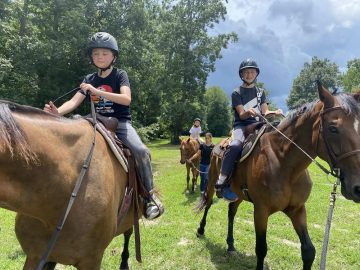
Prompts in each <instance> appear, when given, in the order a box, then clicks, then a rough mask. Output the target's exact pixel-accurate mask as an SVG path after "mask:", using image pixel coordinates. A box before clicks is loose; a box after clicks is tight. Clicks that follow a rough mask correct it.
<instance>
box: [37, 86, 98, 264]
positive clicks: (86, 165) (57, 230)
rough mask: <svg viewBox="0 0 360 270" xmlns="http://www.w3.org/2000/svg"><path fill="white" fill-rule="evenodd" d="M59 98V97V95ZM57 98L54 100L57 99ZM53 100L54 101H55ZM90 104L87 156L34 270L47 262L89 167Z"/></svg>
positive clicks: (91, 149)
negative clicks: (62, 212) (63, 210)
mask: <svg viewBox="0 0 360 270" xmlns="http://www.w3.org/2000/svg"><path fill="white" fill-rule="evenodd" d="M75 89H76V90H78V89H77V88H75ZM75 89H73V90H71V91H72V92H73V91H75ZM69 93H70V92H68V93H67V94H69ZM60 98H61V97H60ZM58 99H59V98H57V99H56V100H58ZM56 100H55V101H56ZM90 104H91V116H92V118H93V126H94V136H93V140H92V143H91V146H90V149H89V152H88V154H87V157H86V159H85V161H84V164H83V166H82V168H81V171H80V174H79V176H78V178H77V180H76V183H75V187H74V189H73V191H72V193H71V197H70V199H69V202H68V205H67V208H66V210H65V212H64V214H63V216H62V217H61V219H60V221H59V223H58V225H57V226H56V228H55V230H54V232H53V234H52V236H51V239H50V241H49V243H48V246H47V248H46V250H45V252H44V253H43V255H42V256H41V259H40V262H39V264H38V266H37V267H36V270H43V268H44V265H45V264H46V263H47V259H48V257H49V255H50V253H51V251H52V250H53V249H54V246H55V243H56V241H57V239H58V238H59V236H60V232H61V230H62V228H63V226H64V224H65V221H66V219H67V217H68V215H69V213H70V210H71V208H72V206H73V203H74V201H75V198H76V196H77V193H78V192H79V189H80V186H81V183H82V180H83V178H84V176H85V173H86V171H87V169H88V168H89V166H90V162H91V158H92V154H93V152H94V148H95V143H96V124H97V121H96V114H95V108H94V103H93V102H92V101H91V102H90Z"/></svg>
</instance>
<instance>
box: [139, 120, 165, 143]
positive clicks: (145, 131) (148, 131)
mask: <svg viewBox="0 0 360 270" xmlns="http://www.w3.org/2000/svg"><path fill="white" fill-rule="evenodd" d="M135 128H136V127H135ZM159 130H160V126H159V124H158V123H154V124H151V125H149V126H146V127H138V128H136V131H137V134H138V135H139V136H140V138H141V140H142V141H143V142H144V143H148V142H150V141H153V140H155V139H156V138H159Z"/></svg>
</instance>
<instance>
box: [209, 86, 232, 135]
mask: <svg viewBox="0 0 360 270" xmlns="http://www.w3.org/2000/svg"><path fill="white" fill-rule="evenodd" d="M204 103H205V106H206V122H207V126H208V130H209V131H210V132H211V133H212V134H213V136H227V135H228V134H229V131H230V129H231V118H232V115H231V114H230V109H231V108H230V106H229V99H228V97H227V96H226V94H225V92H224V91H223V90H222V89H221V88H220V87H218V86H214V87H210V88H208V89H207V91H206V93H205V102H204Z"/></svg>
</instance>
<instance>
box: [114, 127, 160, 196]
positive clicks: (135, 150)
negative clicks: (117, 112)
mask: <svg viewBox="0 0 360 270" xmlns="http://www.w3.org/2000/svg"><path fill="white" fill-rule="evenodd" d="M116 136H117V137H118V138H119V139H120V140H121V141H122V142H123V143H124V144H125V145H126V146H127V147H128V148H129V149H130V150H131V152H132V154H133V155H134V158H135V162H136V166H137V168H138V170H139V175H140V179H141V182H142V183H143V185H144V187H145V188H146V190H147V191H151V190H152V189H153V188H154V180H153V174H152V168H151V159H150V152H149V149H148V148H147V147H146V146H145V145H144V143H143V142H142V141H141V139H140V137H139V135H138V134H137V132H136V130H135V129H134V127H133V126H132V125H131V122H130V121H119V123H118V126H117V129H116Z"/></svg>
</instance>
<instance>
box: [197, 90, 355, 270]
mask: <svg viewBox="0 0 360 270" xmlns="http://www.w3.org/2000/svg"><path fill="white" fill-rule="evenodd" d="M318 92H319V97H320V100H319V101H317V102H313V103H310V104H307V105H304V106H303V107H302V108H300V109H299V110H297V111H294V112H292V113H291V114H290V115H289V116H288V117H286V118H285V119H284V120H283V121H282V122H281V123H280V125H279V130H280V131H281V132H283V133H284V134H285V135H286V136H287V137H288V138H290V139H291V140H293V141H294V142H295V143H296V144H297V145H299V146H300V147H301V148H302V149H303V150H305V151H306V152H307V153H308V154H309V155H310V156H311V157H312V158H315V157H316V156H319V157H320V158H321V159H323V160H326V161H327V162H328V164H329V165H330V166H331V167H332V168H335V167H336V168H339V169H340V172H341V173H340V179H341V190H342V194H343V195H344V196H345V198H347V199H349V200H353V201H354V202H357V203H358V202H360V171H359V168H360V155H359V154H360V124H359V121H360V109H359V104H358V102H359V96H360V92H359V93H357V94H354V95H347V94H339V95H336V96H333V95H331V94H330V93H329V92H328V91H327V90H326V89H325V88H324V87H322V86H321V85H320V84H319V85H318ZM310 163H311V160H310V159H309V158H308V157H306V156H305V155H304V153H302V152H301V151H300V150H299V149H298V148H297V147H295V145H294V144H292V143H290V142H289V141H288V140H286V139H285V138H284V137H283V136H282V135H281V134H279V133H278V132H277V131H275V130H270V131H268V132H266V133H264V135H263V136H262V137H261V138H260V140H259V142H258V144H257V145H256V146H255V148H254V151H253V152H252V153H251V154H250V156H249V157H248V158H247V159H245V160H244V161H243V162H242V163H238V164H237V165H236V167H235V169H234V172H233V175H232V181H231V189H232V190H233V191H234V192H235V193H236V194H237V195H238V197H239V200H238V201H236V202H233V203H230V204H229V209H228V235H227V240H226V242H227V245H228V251H229V252H233V251H235V248H234V238H233V223H234V216H235V214H236V211H237V209H238V206H239V205H240V203H241V202H243V201H251V202H252V203H253V205H254V225H255V232H256V249H255V251H256V256H257V267H256V269H257V270H260V269H263V267H264V259H265V256H266V253H267V243H266V230H267V224H268V218H269V216H270V215H271V214H273V213H275V212H278V211H282V212H284V213H285V214H286V215H287V216H288V217H289V218H290V219H291V221H292V224H293V226H294V229H295V231H296V233H297V234H298V236H299V239H300V242H301V255H302V260H303V269H311V266H312V264H313V261H314V258H315V248H314V246H313V244H312V242H311V240H310V237H309V234H308V229H307V222H306V210H305V202H306V200H307V199H308V197H309V194H310V191H311V187H312V182H311V179H310V176H309V173H308V171H307V167H308V166H309V164H310ZM220 165H221V160H218V159H217V157H216V156H213V157H212V160H211V165H210V171H209V185H208V189H207V196H204V197H203V198H202V201H201V202H200V205H199V209H202V208H204V207H205V213H204V216H203V218H202V220H201V223H200V227H199V228H198V230H197V235H198V236H201V235H203V234H204V231H205V225H206V216H207V213H208V210H209V208H210V206H211V204H212V197H213V195H214V185H215V182H216V179H217V176H218V173H219V170H220ZM246 188H247V190H248V191H247V192H245V189H246Z"/></svg>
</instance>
